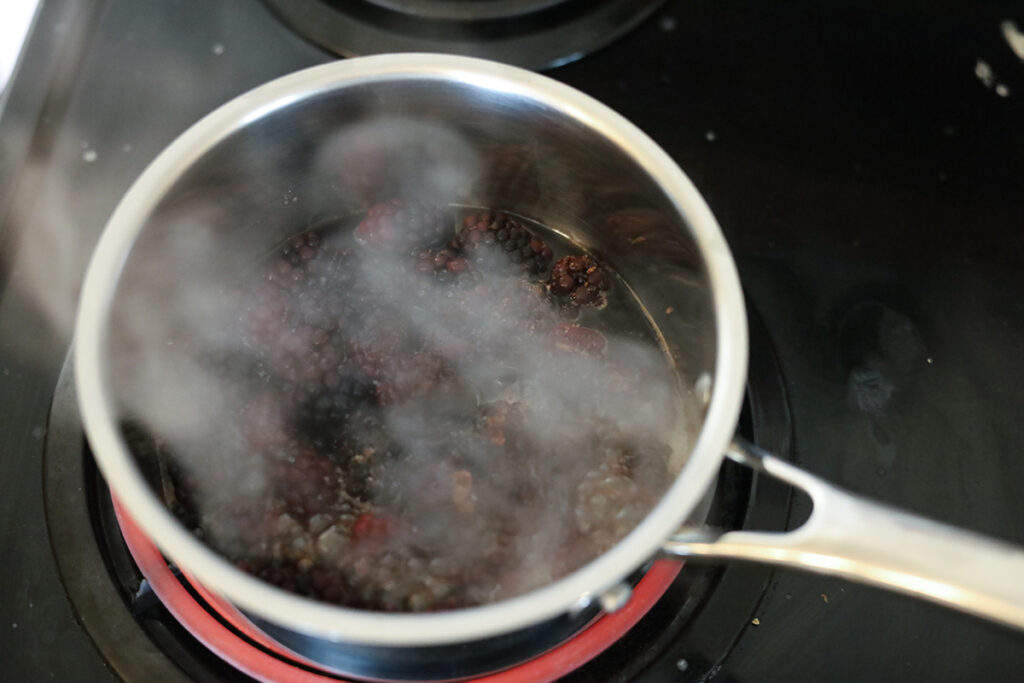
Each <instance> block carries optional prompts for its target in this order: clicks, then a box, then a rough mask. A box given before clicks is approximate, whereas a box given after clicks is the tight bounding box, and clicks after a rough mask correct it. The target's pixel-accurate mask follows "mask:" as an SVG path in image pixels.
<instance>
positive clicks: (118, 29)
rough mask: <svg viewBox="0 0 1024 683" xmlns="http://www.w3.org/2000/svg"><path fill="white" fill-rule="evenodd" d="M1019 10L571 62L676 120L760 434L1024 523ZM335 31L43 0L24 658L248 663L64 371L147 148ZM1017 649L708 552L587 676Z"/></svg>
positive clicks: (19, 639) (6, 397)
mask: <svg viewBox="0 0 1024 683" xmlns="http://www.w3.org/2000/svg"><path fill="white" fill-rule="evenodd" d="M268 4H269V3H268ZM371 4H380V5H382V6H383V5H388V3H371ZM391 4H395V3H391ZM398 4H400V5H402V6H403V7H404V6H405V5H408V4H410V3H398ZM427 4H429V3H427ZM435 4H438V6H440V5H446V6H448V5H453V4H454V3H435ZM525 4H531V3H525ZM536 4H538V3H532V4H531V6H532V5H536ZM565 4H571V3H565ZM607 4H611V3H607ZM389 6H390V5H389ZM1014 12H1016V14H1015V13H1014ZM1014 22H1015V23H1014ZM1015 26H1020V27H1022V28H1024V14H1021V13H1020V9H1019V7H1014V6H1013V5H1012V3H1009V2H1005V3H998V2H997V3H992V4H990V5H987V6H985V7H980V6H970V7H968V6H962V5H961V6H957V5H955V4H952V3H949V4H939V5H934V6H931V7H930V8H929V10H928V12H927V13H924V12H922V10H921V9H920V8H917V7H914V6H913V4H912V3H905V2H896V3H886V4H885V5H884V6H883V5H882V4H881V3H879V4H878V5H877V6H876V5H873V4H869V3H855V4H854V5H846V6H843V7H841V8H839V7H825V6H819V4H818V3H812V2H800V1H798V2H793V3H787V4H786V5H784V6H777V7H772V8H767V7H765V8H761V7H750V6H747V5H746V4H744V3H738V2H731V1H729V2H698V3H693V2H686V3H684V2H667V3H665V4H664V5H662V6H661V8H660V9H659V10H658V11H657V12H655V13H654V14H653V15H651V17H650V18H648V19H647V20H646V21H644V22H643V23H641V24H640V25H638V26H637V27H636V28H635V29H633V30H632V31H630V32H629V33H628V34H626V35H625V36H624V37H622V38H621V39H620V40H618V41H617V42H615V43H614V44H612V45H610V46H608V47H606V48H604V49H601V50H598V51H596V52H594V53H593V54H589V55H587V56H584V57H583V58H581V59H579V60H578V61H576V62H574V63H571V64H567V65H565V66H561V67H559V68H556V69H553V70H551V71H549V72H547V73H549V75H551V76H553V77H554V78H557V79H559V80H562V81H564V82H566V83H569V84H570V85H573V86H575V87H577V88H579V89H581V90H583V91H584V92H587V93H589V94H591V95H593V96H594V97H596V98H597V99H599V100H601V101H603V102H605V103H606V104H608V105H610V106H611V107H613V108H614V109H616V110H617V111H619V112H620V113H622V114H624V115H625V116H626V117H628V118H630V119H631V120H633V121H634V122H635V123H636V124H637V125H638V126H640V128H642V129H643V130H645V131H646V132H647V133H648V134H650V135H651V136H652V137H653V138H654V139H655V140H656V141H657V142H659V144H661V145H662V146H663V147H664V148H665V149H666V150H667V151H668V152H669V153H670V154H671V155H672V156H673V157H674V158H675V159H676V160H677V161H678V162H679V164H680V165H681V166H682V167H683V169H684V170H686V172H687V173H688V174H689V175H690V177H691V178H692V179H693V180H694V182H695V183H696V184H697V186H698V187H699V188H700V189H701V191H702V193H703V194H704V196H705V197H706V198H707V200H708V202H709V204H710V205H711V208H712V210H713V211H714V212H715V213H716V215H717V217H718V219H719V221H720V223H721V224H722V227H723V229H724V231H725V233H726V237H727V238H728V240H729V242H730V245H731V247H732V249H733V251H734V254H735V257H736V260H737V263H738V266H739V269H740V273H741V278H742V280H743V284H744V287H745V290H746V296H747V299H748V303H749V305H750V307H751V309H752V313H753V318H752V319H753V320H754V321H755V323H754V325H753V327H752V341H753V343H754V347H753V349H752V366H753V368H760V370H757V371H754V372H752V376H751V388H750V395H749V397H748V398H749V401H748V411H747V415H746V417H745V421H744V429H745V430H747V431H748V433H749V434H750V435H752V436H754V437H755V438H756V439H757V440H758V441H759V442H761V443H762V444H764V445H766V446H769V447H774V448H777V449H780V450H781V452H782V453H781V454H782V455H784V456H785V457H789V458H791V459H793V460H795V461H796V462H797V463H798V464H799V465H801V466H802V467H805V468H807V469H808V470H810V471H812V472H815V473H818V474H820V475H822V476H824V477H826V478H828V479H830V480H832V481H834V482H836V483H837V484H839V485H841V486H844V487H846V488H848V489H851V490H853V491H855V492H858V493H861V494H864V495H867V496H870V497H872V498H876V499H879V500H882V501H886V502H890V503H892V504H895V505H899V506H901V507H905V508H907V509H910V510H912V511H916V512H920V513H923V514H926V515H930V516H932V517H935V518H937V519H940V520H942V521H946V522H950V523H953V524H958V525H961V526H964V527H967V528H970V529H974V530H977V531H981V532H983V533H987V534H990V535H993V536H996V537H1000V538H1004V539H1007V540H1009V541H1012V542H1016V543H1019V544H1024V514H1021V504H1020V494H1019V492H1018V489H1019V481H1020V480H1021V479H1022V478H1024V458H1022V457H1021V456H1019V455H1018V454H1017V451H1018V450H1019V444H1020V443H1022V442H1024V421H1022V420H1021V419H1020V413H1021V407H1022V406H1024V369H1022V366H1021V364H1020V363H1019V359H1020V357H1021V349H1024V303H1022V302H1024V298H1022V296H1021V294H1022V292H1024V268H1022V266H1024V236H1022V234H1024V233H1021V231H1020V221H1021V218H1020V216H1021V210H1022V209H1024V205H1022V200H1021V197H1022V193H1021V188H1022V187H1024V130H1022V127H1021V126H1020V124H1019V122H1020V121H1022V120H1024V61H1022V58H1021V57H1020V56H1019V55H1018V54H1016V53H1015V52H1014V49H1013V47H1014V45H1015V43H1014V41H1013V40H1012V37H1013V36H1014V35H1016V33H1015V31H1016V28H1015ZM1018 49H1019V46H1018ZM332 58H333V56H332V55H329V54H328V53H326V52H323V51H321V50H320V48H318V47H315V46H314V45H313V44H312V43H310V42H307V41H306V40H305V39H304V38H302V37H300V36H299V35H298V34H297V33H295V32H293V31H292V30H291V29H290V28H289V27H288V26H287V25H285V24H284V23H282V22H281V21H280V20H279V19H278V17H277V16H276V15H275V14H274V13H273V12H272V11H271V10H270V9H269V8H268V5H263V4H260V3H255V2H252V1H251V0H217V1H213V0H211V1H210V2H204V3H184V2H180V1H177V0H154V1H153V2H149V3H132V2H127V1H126V0H106V1H105V2H99V3H76V2H71V1H62V0H48V1H47V2H44V3H43V7H42V9H41V12H40V15H39V16H38V18H37V21H36V23H35V25H34V27H33V29H32V34H31V36H30V39H29V41H28V43H27V47H26V51H25V53H24V55H23V58H22V62H21V65H20V67H19V70H18V72H17V73H16V75H15V78H14V80H13V81H12V84H11V87H10V89H9V91H8V94H7V97H6V100H5V101H4V102H3V109H2V111H0V144H2V148H3V154H2V155H0V263H2V267H0V273H2V280H0V283H2V291H0V378H2V381H0V406H2V407H3V410H2V411H0V434H2V436H0V439H2V444H3V448H2V453H3V455H2V457H0V490H2V493H3V495H0V533H2V539H3V540H2V545H0V548H2V549H3V558H4V562H3V563H2V564H0V586H2V588H0V591H2V599H0V633H2V634H3V636H2V640H0V642H2V643H3V644H4V648H3V649H4V657H3V658H2V661H0V678H2V679H4V680H45V679H47V678H52V679H54V680H60V681H105V680H117V679H118V678H119V677H120V678H123V679H124V680H127V681H129V682H131V681H136V680H154V677H153V676H154V675H155V672H163V673H164V674H166V676H163V677H160V678H159V679H160V680H169V678H167V677H168V676H170V675H172V674H171V673H170V672H175V674H178V675H180V677H181V678H185V679H187V678H192V679H194V680H201V681H238V680H248V679H247V677H245V676H244V675H243V674H241V673H239V672H237V671H236V670H234V669H232V668H231V667H230V666H228V665H226V664H224V663H223V662H222V661H220V660H219V659H217V658H216V657H215V656H213V655H212V654H211V653H209V652H206V651H204V650H203V648H202V647H201V646H199V645H198V643H196V642H195V641H194V640H192V639H191V636H189V635H188V634H187V632H185V631H184V630H183V629H181V628H180V627H179V626H177V624H176V622H174V620H173V619H169V618H167V614H166V610H165V609H164V608H163V606H162V605H160V604H159V602H158V601H156V600H155V599H154V598H153V597H152V594H151V593H149V592H148V591H147V585H146V583H144V582H143V581H142V580H141V578H140V576H139V574H138V570H137V568H136V567H135V566H134V564H133V563H132V561H131V558H130V556H129V555H127V554H126V553H125V549H124V548H123V541H122V540H121V539H120V537H119V535H118V534H117V532H116V528H115V527H113V526H111V523H112V518H111V517H110V514H111V511H110V509H109V504H108V499H107V498H106V497H105V495H106V493H105V491H104V489H103V487H102V482H101V481H100V480H99V478H98V477H97V476H96V473H95V469H94V467H93V465H92V464H91V460H90V458H89V456H88V453H87V450H86V449H85V448H84V444H83V441H82V438H81V433H80V430H79V428H78V427H77V425H76V423H75V422H74V420H73V419H69V418H68V411H69V410H71V409H73V401H72V400H70V397H71V394H70V393H69V391H70V390H69V388H68V385H67V383H66V382H62V381H61V376H62V375H61V370H62V367H63V363H64V359H65V357H66V354H67V349H68V343H69V329H70V319H71V315H72V312H73V307H74V299H75V295H76V290H77V285H78V283H79V281H80V278H81V273H82V270H83V268H84V265H85V263H86V261H87V259H88V255H89V253H90V251H91V248H92V245H93V244H94V242H95V240H96V239H97V237H98V235H99V233H100V231H101V230H102V227H103V225H104V223H105V221H106V219H107V217H108V216H109V214H110V213H111V211H112V209H113V207H114V205H115V204H116V202H117V200H118V199H119V198H120V196H121V195H122V194H123V193H124V191H125V190H126V189H127V187H128V186H129V184H130V183H131V182H132V181H133V180H134V178H135V177H136V176H137V175H138V173H139V172H141V170H142V169H143V168H144V167H145V166H146V164H147V163H148V162H149V161H150V160H151V159H152V158H153V157H154V156H155V155H156V154H157V153H158V152H159V151H160V150H161V149H162V148H163V147H164V146H166V145H167V144H168V143H169V142H170V141H171V140H172V139H173V138H174V137H175V136H176V135H177V134H179V133H180V132H182V131H183V130H184V129H185V128H187V127H188V126H189V125H190V124H191V123H193V122H194V121H196V120H198V119H199V118H200V117H201V116H202V115H204V114H206V113H207V112H209V111H210V110H212V109H213V108H215V107H216V106H217V105H219V104H221V103H223V102H225V101H227V100H228V99H230V98H231V97H233V96H235V95H237V94H239V93H241V92H244V91H245V90H248V89H249V88H251V87H254V86H256V85H258V84H260V83H262V82H264V81H266V80H269V79H271V78H274V77H276V76H279V75H283V74H285V73H288V72H290V71H293V70H295V69H298V68H302V67H305V66H310V65H313V64H317V63H321V62H324V61H327V60H329V59H332ZM62 401H63V403H62ZM69 404H70V406H71V408H69ZM51 406H53V410H52V411H51ZM72 412H73V410H72ZM722 481H723V483H722V485H721V486H720V488H719V492H718V493H719V499H720V501H719V502H720V504H721V506H722V510H723V518H722V519H723V523H726V524H729V525H734V526H743V527H746V528H768V529H772V528H781V527H783V526H790V527H792V526H794V525H796V524H797V523H798V522H799V520H800V519H802V518H803V517H806V515H807V512H808V510H807V506H808V505H809V503H808V502H807V501H806V499H804V498H803V497H802V496H801V495H791V494H790V492H788V491H787V490H785V489H784V488H782V487H780V486H779V485H776V484H772V483H771V482H766V481H762V480H758V479H757V478H754V477H752V476H751V475H749V473H743V472H737V471H735V470H733V471H726V472H724V473H723V479H722ZM118 625H121V626H118ZM119 628H120V630H118V629H119ZM154 667H155V668H154ZM1021 670H1024V636H1022V635H1021V634H1019V633H1015V632H1012V631H1010V630H1007V629H1004V628H1002V627H998V626H994V625H991V624H987V623H985V622H982V621H980V620H976V619H973V618H970V617H966V616H963V615H959V614H954V613H952V612H949V611H946V610H943V609H941V608H939V607H935V606H932V605H928V604H923V603H920V602H915V601H913V600H910V599H908V598H904V597H900V596H895V595H892V594H889V593H885V592H882V591H879V590H877V589H872V588H865V587H860V586H855V585H852V584H849V583H847V582H844V581H840V580H835V579H827V578H822V577H818V576H811V575H807V574H801V573H797V572H791V571H787V570H771V569H767V568H764V567H756V566H753V565H743V564H738V563H737V564H729V565H698V564H696V563H690V564H688V565H687V567H686V568H685V569H684V570H683V572H682V574H681V575H680V578H679V579H678V580H677V581H676V582H675V583H674V584H673V586H672V588H670V590H669V593H668V594H667V596H666V598H665V599H663V600H662V601H659V603H658V604H657V605H656V606H655V608H654V609H653V610H652V611H651V613H650V614H648V615H647V617H645V618H644V619H643V620H641V622H640V623H639V624H638V625H637V626H636V627H635V628H634V629H633V630H632V631H630V633H629V634H627V636H626V637H625V638H624V639H623V641H621V642H620V643H619V644H618V645H616V646H613V647H612V648H611V649H609V650H608V651H607V652H606V653H605V654H603V655H601V656H599V657H598V658H597V659H595V660H593V661H592V662H591V663H590V664H588V665H586V666H585V667H584V668H582V669H580V670H578V671H577V672H576V673H575V674H572V675H570V678H571V679H572V680H577V681H587V680H602V681H605V680H621V681H626V680H641V681H662V680H664V681H669V680H671V681H697V680H714V681H733V680H735V681H774V680H829V679H837V678H839V679H842V680H865V681H867V680H871V681H879V680H881V681H885V680H900V681H905V680H929V681H946V680H948V681H960V680H965V679H974V678H977V677H978V676H979V675H981V674H979V673H977V672H978V671H984V674H983V675H984V677H985V678H989V679H994V680H1010V679H1012V678H1013V677H1014V674H1016V673H1017V672H1019V671H1021Z"/></svg>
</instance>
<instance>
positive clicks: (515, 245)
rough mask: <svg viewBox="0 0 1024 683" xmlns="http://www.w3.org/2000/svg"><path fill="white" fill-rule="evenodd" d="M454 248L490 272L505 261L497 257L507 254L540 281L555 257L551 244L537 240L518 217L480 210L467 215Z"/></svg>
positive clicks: (454, 241) (544, 277)
mask: <svg viewBox="0 0 1024 683" xmlns="http://www.w3.org/2000/svg"><path fill="white" fill-rule="evenodd" d="M490 245H493V246H490ZM453 246H454V247H456V248H458V249H460V250H462V251H463V252H464V253H465V254H466V255H467V256H468V257H470V258H472V259H473V260H474V261H477V262H480V263H482V265H483V266H484V267H485V268H487V269H490V268H488V267H496V266H499V264H500V263H501V259H498V258H496V256H497V255H498V254H503V255H504V259H507V261H510V262H512V263H514V264H517V265H518V266H520V267H521V268H522V269H523V270H524V271H526V273H527V274H528V275H530V276H531V277H533V278H536V279H540V280H544V279H546V278H547V275H548V272H549V271H550V268H551V260H552V259H553V258H554V254H553V252H552V251H551V247H549V246H548V245H547V243H545V242H544V241H543V240H541V239H539V238H537V237H535V236H534V235H533V234H532V233H530V231H529V230H527V229H526V228H524V227H523V225H522V223H520V222H519V221H517V220H516V219H515V218H512V217H511V216H509V215H507V214H504V213H502V212H500V211H477V212H474V213H470V214H468V215H466V216H465V217H464V218H463V219H462V230H460V231H459V233H458V234H457V235H456V236H455V240H453Z"/></svg>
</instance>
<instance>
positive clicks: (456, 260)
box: [416, 244, 469, 282]
mask: <svg viewBox="0 0 1024 683" xmlns="http://www.w3.org/2000/svg"><path fill="white" fill-rule="evenodd" d="M416 268H417V270H419V272H421V273H432V274H434V275H435V276H436V277H437V279H438V280H440V281H441V282H446V281H447V280H449V279H451V278H452V277H455V276H458V275H460V274H461V273H464V272H466V271H468V270H469V261H467V260H466V259H465V257H463V255H462V254H461V252H460V251H459V250H458V248H457V247H455V246H453V245H451V244H449V245H447V246H445V247H443V248H441V249H436V250H435V249H424V250H423V251H421V252H420V253H419V254H418V255H417V257H416Z"/></svg>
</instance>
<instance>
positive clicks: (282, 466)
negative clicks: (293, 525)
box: [271, 448, 338, 520]
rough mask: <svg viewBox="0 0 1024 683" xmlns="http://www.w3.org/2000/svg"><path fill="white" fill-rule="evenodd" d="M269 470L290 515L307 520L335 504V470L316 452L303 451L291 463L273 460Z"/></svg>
mask: <svg viewBox="0 0 1024 683" xmlns="http://www.w3.org/2000/svg"><path fill="white" fill-rule="evenodd" d="M271 471H272V474H273V481H274V487H275V489H276V492H277V494H278V495H279V496H281V498H282V499H283V501H284V503H285V505H286V506H287V509H288V513H289V514H290V515H293V516H295V517H298V518H300V519H302V520H307V519H309V518H310V517H312V516H313V515H316V514H318V513H322V512H326V511H328V510H330V508H331V506H332V505H333V504H334V503H336V502H337V498H338V469H337V467H336V466H335V464H334V463H333V462H331V461H330V460H329V459H328V458H326V457H323V456H321V455H320V454H319V453H318V452H317V451H316V449H313V448H304V449H302V450H300V451H299V452H298V453H296V454H295V456H294V458H293V459H292V460H291V461H289V460H288V459H282V460H276V461H274V463H273V467H272V470H271Z"/></svg>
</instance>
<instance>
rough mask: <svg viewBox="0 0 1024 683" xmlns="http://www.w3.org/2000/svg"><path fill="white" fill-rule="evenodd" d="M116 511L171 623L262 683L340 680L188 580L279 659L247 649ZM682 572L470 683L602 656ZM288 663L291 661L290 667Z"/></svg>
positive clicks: (543, 677)
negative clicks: (535, 652)
mask: <svg viewBox="0 0 1024 683" xmlns="http://www.w3.org/2000/svg"><path fill="white" fill-rule="evenodd" d="M114 512H115V513H116V515H117V521H118V524H119V525H120V527H121V531H122V533H123V535H124V539H125V542H126V543H127V545H128V549H129V551H130V552H131V554H132V557H133V558H134V560H135V562H136V564H137V565H138V567H139V569H140V571H141V572H142V574H143V576H145V577H146V579H147V580H148V581H149V583H150V585H151V586H152V588H153V592H154V593H156V595H157V597H159V598H160V600H161V601H162V602H163V604H164V605H165V606H166V607H167V608H168V610H170V612H171V613H172V614H173V615H174V617H175V618H176V619H177V620H178V621H179V622H180V623H181V624H182V626H184V627H185V628H186V629H187V630H188V631H189V632H190V633H191V634H192V635H193V636H195V638H196V639H197V640H199V641H200V642H201V643H202V644H203V645H205V646H206V647H207V648H209V649H210V651H212V652H214V653H215V654H217V655H218V656H220V657H221V658H222V659H224V660H225V661H227V662H228V663H230V664H231V665H232V666H234V667H235V668H237V669H238V670H240V671H242V672H244V673H246V674H248V675H250V676H253V677H255V678H257V679H259V680H262V681H269V682H272V683H278V682H280V683H326V682H327V681H337V680H338V679H337V678H335V677H333V676H332V675H331V672H327V671H325V672H324V674H320V673H316V672H315V671H309V670H307V669H306V668H300V667H298V666H296V664H295V661H296V660H297V661H298V662H300V663H301V664H303V665H305V666H306V667H313V666H316V663H315V662H312V661H311V660H309V659H306V658H304V657H301V656H300V655H296V654H295V653H292V652H290V651H288V650H286V649H283V648H281V647H280V646H279V645H277V644H276V643H275V642H274V641H272V640H269V639H268V638H267V636H266V635H265V634H263V633H262V632H261V631H259V630H258V629H257V628H256V627H255V626H254V625H253V624H252V623H251V622H249V621H248V619H246V618H245V617H244V615H242V614H241V613H240V612H238V611H237V610H236V609H235V608H234V607H233V606H231V605H229V604H227V603H224V602H223V601H222V600H221V599H220V598H218V597H217V596H213V595H210V594H209V592H207V591H206V590H205V589H204V588H202V587H201V586H199V585H198V584H196V583H195V582H194V581H193V580H192V579H191V578H189V577H188V576H187V575H186V576H185V578H186V580H187V581H188V582H189V583H190V584H191V585H192V586H193V587H194V588H195V589H196V591H197V592H198V593H199V594H200V595H201V596H202V597H203V598H204V599H206V600H207V601H209V603H210V608H212V609H213V610H214V611H215V612H216V613H217V614H219V615H220V616H221V617H222V618H224V619H225V620H226V621H228V622H229V623H230V624H232V626H234V627H235V628H237V629H238V630H239V631H241V632H242V634H244V635H245V636H246V637H248V638H249V639H251V640H253V641H255V642H257V643H259V644H260V645H262V646H263V647H264V648H266V649H268V650H272V651H273V652H274V653H276V654H277V655H278V656H275V655H273V654H269V653H267V652H265V651H263V650H262V649H260V648H257V647H255V646H253V645H250V644H249V643H248V642H246V640H244V639H243V638H240V637H239V636H238V635H236V634H235V633H233V632H232V631H231V630H230V629H228V628H227V627H225V626H224V625H222V624H221V623H220V622H219V621H218V620H217V619H216V618H215V617H214V616H213V615H212V614H211V613H210V611H209V610H208V609H207V608H206V607H204V606H203V605H202V604H201V603H200V602H199V601H198V600H196V599H195V598H194V597H193V596H192V594H191V593H189V591H188V590H186V588H185V587H184V586H183V585H182V583H181V582H180V581H179V580H178V578H177V577H176V576H175V575H174V573H173V572H172V571H171V569H170V567H169V566H168V565H167V561H166V560H164V558H163V556H162V555H161V554H160V551H159V550H157V548H156V546H155V545H154V544H153V542H152V541H150V540H149V539H148V538H147V537H146V536H145V534H143V533H142V531H141V530H140V529H139V528H138V527H137V526H136V525H135V523H134V522H133V521H132V520H131V519H130V518H129V517H128V515H127V513H126V511H125V510H124V509H123V508H122V507H121V506H120V505H119V504H118V502H117V500H116V499H114ZM681 569H682V564H681V563H677V562H671V561H667V560H662V561H659V562H656V563H655V564H654V565H653V566H652V567H651V569H650V570H649V571H648V572H647V574H646V575H645V576H644V577H643V578H642V579H641V580H640V582H639V583H638V584H637V585H636V587H635V588H634V590H633V596H632V598H631V599H630V601H629V602H628V603H627V604H626V605H625V606H624V607H623V608H622V609H621V610H619V611H618V612H615V613H613V614H606V615H604V616H602V617H600V618H599V619H597V620H596V621H594V622H592V623H591V624H590V625H589V626H587V627H585V628H584V629H583V630H582V631H580V632H579V633H578V634H577V635H575V636H573V637H572V638H570V639H569V640H567V641H566V642H564V643H561V644H560V645H558V646H556V647H555V648H553V649H551V650H549V651H547V652H545V653H544V654H541V655H539V656H537V657H535V658H533V659H530V660H528V661H526V662H523V663H522V664H519V665H517V666H514V667H512V668H509V669H506V670H504V671H501V672H498V673H494V674H488V675H484V676H481V677H479V678H473V679H472V680H474V681H480V682H481V683H483V682H485V681H486V682H487V683H533V682H536V681H551V680H555V679H557V678H560V677H561V676H564V675H566V674H568V673H570V672H572V671H574V670H576V669H577V668H579V667H580V666H582V665H583V664H585V663H587V662H589V661H590V660H591V659H593V658H594V657H596V656H597V655H599V654H601V653H602V652H603V651H604V650H606V649H607V648H608V647H609V646H611V645H612V644H613V643H615V642H616V641H618V640H619V639H620V638H621V637H622V636H623V635H624V634H625V633H626V632H627V631H629V630H630V629H631V628H633V626H635V625H636V623H637V622H638V621H640V619H641V618H642V617H643V616H644V615H645V614H646V613H647V611H648V610H649V609H650V608H651V607H652V606H653V605H654V604H655V603H656V602H657V601H658V599H659V598H661V596H662V595H663V594H664V593H665V591H666V590H667V589H668V587H669V586H670V585H671V584H672V582H673V581H674V580H675V578H676V576H677V575H678V574H679V572H680V570H681ZM285 657H287V658H289V659H291V660H293V661H287V660H286V659H284V658H285Z"/></svg>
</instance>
